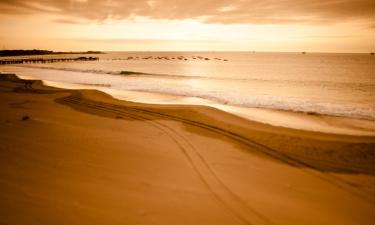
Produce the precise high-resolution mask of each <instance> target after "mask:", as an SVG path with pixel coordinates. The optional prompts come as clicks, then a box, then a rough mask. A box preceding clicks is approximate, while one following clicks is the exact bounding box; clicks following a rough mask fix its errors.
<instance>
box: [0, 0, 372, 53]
mask: <svg viewBox="0 0 375 225" xmlns="http://www.w3.org/2000/svg"><path fill="white" fill-rule="evenodd" d="M88 2H89V1H87V0H86V1H75V3H74V4H81V5H82V4H87V3H88ZM157 2H158V1H148V2H147V5H148V7H150V8H155V7H157ZM28 4H29V7H39V8H41V10H43V11H46V12H44V13H37V14H35V13H29V14H25V15H22V16H19V15H13V14H7V13H3V14H0V27H1V34H0V44H1V47H2V48H6V49H20V48H24V49H30V48H40V49H52V50H57V51H71V50H73V51H75V50H76V51H83V50H101V51H297V52H298V51H312V52H369V51H374V50H375V44H374V42H373V40H375V28H373V27H371V26H370V25H369V24H368V25H366V23H364V22H363V20H354V19H353V20H350V21H343V22H334V23H333V22H332V23H306V22H296V23H292V22H288V23H284V22H282V20H281V19H280V23H277V22H267V23H266V22H259V23H244V22H241V21H240V20H239V21H240V22H238V23H235V22H233V23H224V22H212V23H207V22H205V21H207V20H210V19H212V16H196V17H192V18H180V19H178V18H176V19H169V18H167V17H166V18H163V17H162V16H160V18H150V17H148V16H139V15H134V14H130V16H128V17H127V18H119V17H118V16H116V15H109V16H108V18H106V19H104V20H91V19H89V18H84V17H82V18H80V17H76V16H72V15H61V14H60V13H57V12H58V9H57V8H56V7H52V6H48V5H47V6H44V5H43V7H42V6H40V3H39V2H30V3H28ZM106 4H107V3H106ZM113 4H114V5H116V4H115V3H113ZM106 6H107V7H110V6H109V5H106ZM113 7H114V6H112V8H113ZM238 10H240V9H239V8H238V7H237V6H236V5H234V4H232V5H223V6H218V9H217V11H218V12H220V13H226V14H228V15H231V16H232V14H233V13H235V12H236V11H238ZM90 16H91V14H90ZM156 17H158V16H156ZM295 18H297V17H293V16H291V17H289V19H291V20H292V19H295ZM298 20H308V18H307V17H306V18H301V17H299V19H298Z"/></svg>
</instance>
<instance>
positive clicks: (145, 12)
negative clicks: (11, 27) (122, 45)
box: [0, 0, 375, 24]
mask: <svg viewBox="0 0 375 225" xmlns="http://www.w3.org/2000/svg"><path fill="white" fill-rule="evenodd" d="M25 13H53V14H57V15H61V16H69V17H78V18H84V19H88V20H94V21H104V20H106V19H109V18H111V19H127V18H134V17H136V16H142V17H147V18H151V19H169V20H183V19H196V20H200V21H202V22H204V23H224V24H280V23H335V22H346V21H352V20H365V21H367V22H368V23H369V22H370V23H374V24H375V1H374V0H315V1H311V0H131V1H123V0H0V14H25ZM60 22H63V21H62V20H61V21H60ZM65 22H67V21H65Z"/></svg>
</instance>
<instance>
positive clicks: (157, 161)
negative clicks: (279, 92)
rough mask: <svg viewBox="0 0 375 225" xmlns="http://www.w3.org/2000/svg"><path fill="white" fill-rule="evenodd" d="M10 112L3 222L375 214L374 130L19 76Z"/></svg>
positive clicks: (368, 218) (6, 95) (370, 217)
mask: <svg viewBox="0 0 375 225" xmlns="http://www.w3.org/2000/svg"><path fill="white" fill-rule="evenodd" d="M0 109H1V110H0V130H1V131H2V132H0V182H1V185H0V202H1V204H0V224H147V225H148V224H327V225H328V224H329V225H331V224H372V223H373V221H374V219H375V214H374V212H375V179H374V175H375V152H374V149H375V138H374V137H369V136H363V137H361V136H349V135H335V134H323V133H318V132H308V131H300V130H293V129H288V128H281V127H274V126H270V125H265V124H261V123H257V122H251V121H247V120H244V119H241V118H239V117H236V116H234V115H231V114H227V113H224V112H222V111H219V110H217V109H214V108H209V107H203V106H173V105H169V106H160V105H146V104H137V103H131V102H124V101H119V100H116V99H113V98H111V97H110V96H108V95H106V94H104V93H101V92H98V91H92V90H90V91H88V90H64V89H57V88H51V87H47V86H44V85H42V83H41V82H35V83H34V84H33V88H32V89H31V88H25V86H24V83H23V81H22V80H19V79H17V78H16V77H15V76H12V75H8V76H5V75H0ZM26 116H27V117H28V118H27V119H25V118H26Z"/></svg>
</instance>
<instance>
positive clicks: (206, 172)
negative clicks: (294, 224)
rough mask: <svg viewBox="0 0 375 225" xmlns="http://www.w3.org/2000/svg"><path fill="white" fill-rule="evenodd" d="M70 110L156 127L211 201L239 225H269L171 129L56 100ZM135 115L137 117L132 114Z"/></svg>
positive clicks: (86, 103)
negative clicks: (203, 187) (125, 119)
mask: <svg viewBox="0 0 375 225" xmlns="http://www.w3.org/2000/svg"><path fill="white" fill-rule="evenodd" d="M57 101H58V102H61V103H64V104H66V105H69V106H72V107H86V108H90V109H91V110H98V111H103V112H106V113H113V114H114V115H121V116H124V117H128V118H132V119H136V120H141V121H143V122H145V123H147V124H149V125H150V126H152V127H155V128H157V129H159V130H161V131H162V132H163V133H165V134H166V135H167V136H168V137H169V138H170V139H171V140H172V141H173V142H174V143H175V144H176V145H177V146H178V148H179V149H180V150H181V152H182V153H183V154H184V156H185V157H186V159H187V160H188V162H189V163H190V165H191V167H192V168H193V169H194V171H195V172H196V173H197V175H198V176H199V179H200V180H201V181H202V182H203V184H204V185H205V186H206V187H207V188H208V190H209V191H210V192H211V193H212V194H213V196H214V198H215V199H216V200H217V201H218V202H219V203H220V204H221V205H222V206H223V207H224V208H225V209H226V210H227V211H228V212H229V213H230V214H232V215H233V216H235V217H236V219H237V220H238V222H239V223H241V224H246V225H254V224H260V225H272V224H274V223H272V222H271V221H269V220H268V219H267V218H266V217H264V216H263V215H261V214H260V213H258V212H257V211H255V210H254V209H252V208H251V207H250V206H249V205H247V204H246V203H245V202H244V201H242V200H241V199H240V198H239V197H238V196H237V195H236V194H234V193H233V192H232V191H231V190H230V189H229V188H228V187H227V186H226V185H225V184H224V183H223V182H222V181H221V180H220V179H219V178H218V177H217V175H216V174H215V172H214V171H213V169H212V168H211V167H210V165H209V163H208V162H207V161H206V160H205V159H204V157H202V155H201V154H200V153H199V152H198V151H197V149H196V148H195V147H194V146H193V144H192V143H191V142H190V141H189V140H187V139H186V138H185V137H184V136H182V135H181V134H180V133H179V132H177V131H176V130H174V129H172V128H171V127H169V126H167V125H165V124H163V123H161V122H159V121H156V120H151V118H149V117H147V116H144V115H143V116H141V115H139V112H134V111H133V113H132V112H128V111H127V110H124V109H122V110H121V109H117V108H116V107H113V105H110V106H106V105H105V104H103V103H101V102H93V101H91V100H87V99H83V98H81V97H76V96H69V97H65V98H62V99H59V100H57ZM135 113H136V114H135Z"/></svg>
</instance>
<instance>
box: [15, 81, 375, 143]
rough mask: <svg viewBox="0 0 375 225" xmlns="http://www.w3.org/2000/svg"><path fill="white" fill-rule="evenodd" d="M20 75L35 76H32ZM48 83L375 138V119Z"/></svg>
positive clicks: (90, 86)
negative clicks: (205, 107) (211, 108)
mask: <svg viewBox="0 0 375 225" xmlns="http://www.w3.org/2000/svg"><path fill="white" fill-rule="evenodd" d="M20 77H22V78H24V79H35V78H34V77H32V76H24V75H21V76H20ZM43 82H45V83H46V84H47V85H48V86H53V87H57V88H64V89H90V90H91V89H93V90H99V91H102V92H105V93H107V94H109V95H111V96H112V97H114V98H117V99H119V100H124V101H130V102H136V103H143V104H156V105H197V106H209V107H214V108H216V109H218V110H221V111H224V112H226V113H231V114H233V115H236V116H239V117H241V118H244V119H247V120H250V121H256V122H260V123H263V124H268V125H272V126H277V127H284V128H291V129H296V130H304V131H312V132H321V133H327V134H342V135H355V136H369V137H375V121H372V120H365V119H358V118H349V117H340V116H329V115H322V114H308V113H304V112H294V111H285V110H278V109H266V108H246V107H241V106H232V105H224V104H220V103H217V102H214V101H211V100H207V99H201V98H198V97H185V96H174V95H167V94H160V93H151V92H140V91H123V90H114V89H111V88H109V87H105V86H103V87H101V86H97V85H86V84H69V83H63V82H56V81H46V80H43Z"/></svg>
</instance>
